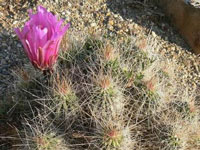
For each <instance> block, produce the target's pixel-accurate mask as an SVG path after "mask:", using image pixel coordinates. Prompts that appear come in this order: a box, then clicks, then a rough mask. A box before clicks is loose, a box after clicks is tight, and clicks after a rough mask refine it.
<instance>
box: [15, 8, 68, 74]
mask: <svg viewBox="0 0 200 150" xmlns="http://www.w3.org/2000/svg"><path fill="white" fill-rule="evenodd" d="M29 16H30V20H29V21H27V22H26V23H25V26H24V27H23V29H22V31H20V29H19V28H16V29H15V32H16V34H17V35H18V37H19V39H20V40H21V42H22V44H23V46H24V50H25V52H26V54H27V56H28V58H29V60H30V61H31V63H32V64H33V66H34V67H36V68H37V69H40V70H43V71H45V70H52V68H53V66H54V64H55V63H56V60H57V57H58V52H59V45H60V43H61V40H62V37H63V35H64V34H65V33H66V31H67V30H68V28H69V26H70V24H69V23H68V24H67V25H65V26H64V27H62V23H63V20H60V21H58V20H57V17H56V16H54V15H53V14H52V13H50V12H48V11H47V10H46V9H45V8H43V7H42V6H38V7H37V13H36V14H33V13H32V10H30V11H29Z"/></svg>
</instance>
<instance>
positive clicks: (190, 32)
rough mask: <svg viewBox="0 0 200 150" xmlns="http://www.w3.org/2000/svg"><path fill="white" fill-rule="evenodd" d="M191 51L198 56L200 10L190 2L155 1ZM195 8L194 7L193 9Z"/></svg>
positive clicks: (190, 0) (199, 52)
mask: <svg viewBox="0 0 200 150" xmlns="http://www.w3.org/2000/svg"><path fill="white" fill-rule="evenodd" d="M155 2H157V4H159V6H160V7H162V9H163V10H164V11H165V12H166V14H167V15H168V16H169V18H170V19H171V22H172V24H173V25H174V26H175V27H176V28H177V29H178V31H179V32H180V34H181V35H182V36H183V37H184V38H185V40H186V41H187V42H188V44H189V45H190V46H191V48H192V49H193V52H194V53H195V54H200V8H198V7H196V6H195V5H194V2H196V4H198V3H197V1H194V0H193V1H192V0H155ZM194 6H195V7H194Z"/></svg>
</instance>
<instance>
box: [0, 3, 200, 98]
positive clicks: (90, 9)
mask: <svg viewBox="0 0 200 150" xmlns="http://www.w3.org/2000/svg"><path fill="white" fill-rule="evenodd" d="M37 5H43V6H44V7H46V8H48V9H49V10H51V11H52V12H53V13H54V14H58V15H59V16H60V17H61V18H63V19H65V20H66V23H67V22H71V25H72V26H71V29H70V31H69V32H71V31H80V32H88V33H91V34H98V35H101V34H105V33H106V34H110V35H116V34H117V35H118V36H119V37H121V40H124V39H126V37H127V36H129V35H134V36H136V37H137V38H138V43H136V45H138V47H139V48H140V49H143V47H144V46H145V44H144V43H145V42H146V41H147V39H148V38H151V39H154V41H156V43H158V45H159V47H160V48H159V49H158V51H157V53H158V54H159V55H163V56H164V57H166V58H168V59H169V61H175V62H176V63H178V64H180V70H179V71H180V72H181V74H182V76H180V78H183V83H184V84H187V86H188V85H189V86H190V87H191V88H195V87H196V86H199V85H198V84H199V83H200V73H199V72H200V65H199V64H200V59H199V58H198V57H197V56H195V55H194V54H192V53H191V52H190V48H189V47H188V46H187V45H186V44H185V42H184V40H183V39H182V38H181V37H180V36H179V35H178V34H177V32H176V31H175V30H174V29H173V28H172V27H171V26H170V25H169V24H168V23H167V19H166V17H165V15H164V14H163V13H162V12H161V11H160V10H159V9H158V8H157V7H156V6H154V5H152V4H151V3H147V2H146V1H144V2H143V1H137V0H132V1H130V0H125V1H121V0H82V1H80V0H68V1H66V0H54V1H52V0H38V1H37V0H0V18H2V19H1V20H0V41H1V43H0V95H1V94H2V93H3V92H5V91H6V90H7V89H9V88H8V87H9V86H10V85H12V81H13V76H12V71H13V70H15V69H16V68H17V67H20V66H22V65H24V64H26V63H27V62H28V60H27V58H26V57H25V55H24V53H23V48H22V45H21V43H20V41H19V40H18V38H17V37H16V35H15V33H14V32H13V28H14V27H21V26H22V25H23V24H24V22H25V21H26V20H27V19H28V13H27V10H28V9H30V8H33V9H34V10H35V8H36V6H37ZM142 43H143V44H142Z"/></svg>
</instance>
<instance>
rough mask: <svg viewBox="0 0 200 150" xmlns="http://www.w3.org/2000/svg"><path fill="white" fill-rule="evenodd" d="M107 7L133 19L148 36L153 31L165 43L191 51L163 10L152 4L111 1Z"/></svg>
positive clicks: (134, 0) (138, 0)
mask: <svg viewBox="0 0 200 150" xmlns="http://www.w3.org/2000/svg"><path fill="white" fill-rule="evenodd" d="M129 1H130V2H129ZM107 6H108V8H109V9H110V10H111V11H112V12H114V13H116V14H120V15H121V16H122V17H123V18H124V19H125V20H126V19H131V20H132V21H133V22H134V23H136V24H138V25H140V26H142V27H143V28H145V31H146V32H147V34H148V32H150V31H153V32H155V33H156V35H157V36H160V37H161V38H162V39H164V40H165V41H168V42H170V43H174V44H177V45H178V46H181V47H182V48H184V49H188V50H190V51H191V49H190V48H189V46H188V45H187V44H186V43H185V41H184V40H183V38H182V37H181V36H180V35H179V34H178V33H177V31H176V30H175V29H174V28H173V27H172V25H171V24H170V23H169V22H170V21H169V19H168V18H167V17H166V16H165V15H164V13H163V12H162V10H160V9H159V8H158V7H156V6H155V5H154V4H152V2H145V0H132V1H131V0H124V1H120V0H109V1H108V2H107Z"/></svg>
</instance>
